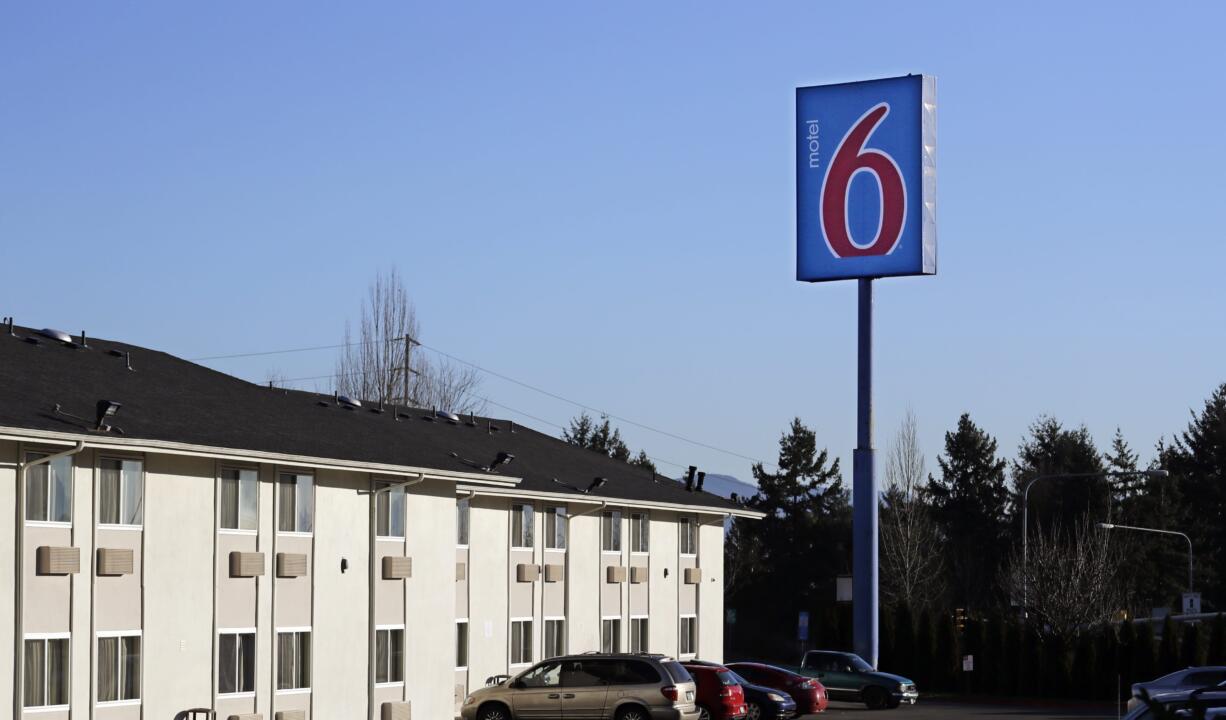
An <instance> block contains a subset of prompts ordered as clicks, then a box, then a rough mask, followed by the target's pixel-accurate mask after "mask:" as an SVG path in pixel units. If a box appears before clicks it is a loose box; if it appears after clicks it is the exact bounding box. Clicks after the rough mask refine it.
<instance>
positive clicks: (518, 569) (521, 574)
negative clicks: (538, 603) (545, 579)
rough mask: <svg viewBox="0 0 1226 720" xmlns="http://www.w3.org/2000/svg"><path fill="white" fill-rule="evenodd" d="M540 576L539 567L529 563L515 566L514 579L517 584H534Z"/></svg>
mask: <svg viewBox="0 0 1226 720" xmlns="http://www.w3.org/2000/svg"><path fill="white" fill-rule="evenodd" d="M540 576H541V566H540V565H533V564H531V563H520V564H518V565H516V566H515V579H516V581H518V582H536V579H537V578H539V577H540Z"/></svg>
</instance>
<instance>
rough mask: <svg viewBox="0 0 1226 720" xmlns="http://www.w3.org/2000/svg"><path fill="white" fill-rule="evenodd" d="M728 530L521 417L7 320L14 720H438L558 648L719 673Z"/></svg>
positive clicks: (3, 686) (4, 533)
mask: <svg viewBox="0 0 1226 720" xmlns="http://www.w3.org/2000/svg"><path fill="white" fill-rule="evenodd" d="M729 516H738V517H760V515H759V514H756V513H753V512H751V511H748V510H746V509H745V508H743V507H740V506H738V505H736V504H734V503H731V502H728V501H726V500H724V499H722V498H719V497H716V496H714V495H711V494H708V493H705V492H702V491H701V490H700V489H699V488H696V487H695V488H687V486H686V485H685V484H683V483H678V482H676V481H674V480H671V479H668V478H664V477H661V476H657V475H654V474H652V473H651V472H648V471H645V470H642V469H640V468H637V467H634V466H631V465H628V464H625V463H622V462H620V461H617V460H613V459H610V458H607V457H604V456H602V455H600V454H597V453H594V452H591V451H588V450H583V449H580V448H576V447H573V446H571V445H568V444H566V443H564V442H562V441H560V440H558V439H556V438H553V437H550V436H547V435H544V434H541V433H538V432H535V431H533V430H529V429H528V428H525V427H522V426H519V425H515V424H514V423H512V422H509V421H507V420H498V419H491V418H484V417H471V416H467V415H466V416H459V417H457V416H455V415H451V414H449V413H442V412H435V411H433V410H420V409H407V408H404V407H390V406H388V407H377V406H376V407H372V406H370V404H364V405H359V404H358V403H357V402H352V401H347V400H346V399H344V398H337V397H335V396H332V395H319V394H315V393H307V392H299V391H287V390H283V389H272V388H269V387H265V386H260V385H254V384H252V383H248V382H246V381H243V380H240V379H237V378H235V377H231V376H228V375H225V374H223V373H220V372H216V371H214V370H210V369H208V368H205V367H202V366H200V365H196V364H193V363H191V362H188V361H186V360H183V359H180V358H176V357H173V356H171V355H167V354H165V353H161V352H157V351H154V350H148V349H145V348H141V347H136V346H132V345H127V344H123V343H118V342H112V341H106V340H95V339H92V338H88V339H87V338H84V337H82V336H72V337H69V336H68V335H66V334H64V333H58V332H56V331H40V330H35V329H30V328H22V327H13V326H12V323H11V322H10V323H9V324H7V325H4V326H0V538H2V539H3V540H2V542H3V546H2V547H3V549H4V551H3V552H0V617H4V618H6V620H5V621H3V622H0V647H5V648H10V649H11V652H8V651H4V652H0V701H3V702H4V703H7V704H6V705H5V706H4V708H3V709H2V710H0V717H14V718H38V719H39V720H61V719H65V720H67V719H68V718H71V719H72V720H87V719H88V720H135V719H136V718H148V719H156V720H171V719H172V718H177V717H181V715H180V714H181V713H183V712H184V711H187V710H190V709H193V708H211V709H213V710H215V711H216V716H215V717H216V718H218V719H219V720H224V719H226V718H239V719H241V720H251V719H254V718H261V719H266V720H308V719H311V718H316V719H319V720H345V719H348V718H380V719H384V720H388V719H391V718H415V719H416V720H435V719H438V718H452V717H454V716H456V715H457V714H458V709H459V706H460V704H461V703H462V702H463V698H464V697H465V696H466V694H467V693H468V692H469V691H470V690H472V689H476V688H479V687H481V686H482V685H483V684H484V682H485V679H486V678H488V677H490V676H492V675H498V674H505V673H515V672H517V671H519V670H522V669H524V668H526V667H527V666H529V665H530V664H532V663H535V662H538V661H540V660H542V659H545V658H548V657H551V656H555V655H560V654H563V653H576V652H585V651H621V652H658V653H665V654H668V655H672V656H675V657H680V658H692V657H699V658H706V659H711V660H716V661H718V660H721V659H722V650H723V615H724V604H723V603H724V599H723V587H724V586H723V582H724V577H723V558H724V547H723V543H724V534H723V527H724V522H725V520H726V519H727V518H728V517H729ZM10 710H11V714H10Z"/></svg>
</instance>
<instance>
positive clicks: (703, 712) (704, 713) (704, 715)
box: [698, 705, 711, 720]
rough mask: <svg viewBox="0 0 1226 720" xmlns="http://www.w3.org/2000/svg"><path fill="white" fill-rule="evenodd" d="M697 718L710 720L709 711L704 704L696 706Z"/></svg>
mask: <svg viewBox="0 0 1226 720" xmlns="http://www.w3.org/2000/svg"><path fill="white" fill-rule="evenodd" d="M698 720H711V711H710V710H708V709H707V706H706V705H699V706H698Z"/></svg>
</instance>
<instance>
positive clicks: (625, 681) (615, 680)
mask: <svg viewBox="0 0 1226 720" xmlns="http://www.w3.org/2000/svg"><path fill="white" fill-rule="evenodd" d="M607 662H609V665H610V673H609V675H608V679H609V682H610V683H611V684H613V685H648V684H652V683H658V682H660V674H659V673H658V672H656V671H655V668H653V667H651V666H650V665H648V664H647V663H645V662H642V661H641V660H613V661H607Z"/></svg>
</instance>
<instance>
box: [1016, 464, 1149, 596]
mask: <svg viewBox="0 0 1226 720" xmlns="http://www.w3.org/2000/svg"><path fill="white" fill-rule="evenodd" d="M1133 475H1144V476H1145V477H1152V478H1164V477H1167V476H1168V475H1170V473H1169V472H1167V471H1166V470H1108V471H1105V472H1089V473H1065V474H1056V475H1040V476H1038V477H1037V478H1034V479H1032V480H1031V481H1030V482H1028V483H1026V487H1025V488H1024V489H1023V490H1022V579H1023V585H1022V606H1023V608H1025V607H1028V606H1029V605H1030V581H1029V575H1028V574H1027V573H1028V571H1029V569H1030V565H1029V560H1030V488H1031V487H1033V486H1034V484H1035V483H1037V482H1038V481H1040V480H1084V479H1089V478H1108V477H1130V476H1133Z"/></svg>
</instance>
